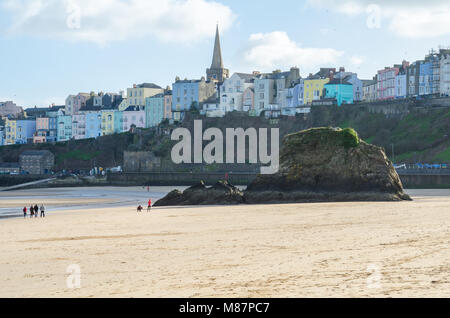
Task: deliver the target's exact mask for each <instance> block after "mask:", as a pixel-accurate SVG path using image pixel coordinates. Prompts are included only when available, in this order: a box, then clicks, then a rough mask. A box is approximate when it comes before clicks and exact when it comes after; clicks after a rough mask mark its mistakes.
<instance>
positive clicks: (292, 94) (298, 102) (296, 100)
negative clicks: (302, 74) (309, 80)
mask: <svg viewBox="0 0 450 318" xmlns="http://www.w3.org/2000/svg"><path fill="white" fill-rule="evenodd" d="M304 90H305V83H304V81H303V80H300V82H299V83H298V84H295V85H294V87H291V88H289V90H288V94H287V96H286V98H287V103H286V104H287V107H290V108H295V107H299V106H303V105H304V93H305V92H304Z"/></svg>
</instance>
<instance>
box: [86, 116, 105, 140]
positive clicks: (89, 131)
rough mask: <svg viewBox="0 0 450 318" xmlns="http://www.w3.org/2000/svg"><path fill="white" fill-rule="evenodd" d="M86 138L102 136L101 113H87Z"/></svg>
mask: <svg viewBox="0 0 450 318" xmlns="http://www.w3.org/2000/svg"><path fill="white" fill-rule="evenodd" d="M85 114H86V138H97V137H100V136H101V135H102V114H101V112H100V111H86V112H85Z"/></svg>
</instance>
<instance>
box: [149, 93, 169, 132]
mask: <svg viewBox="0 0 450 318" xmlns="http://www.w3.org/2000/svg"><path fill="white" fill-rule="evenodd" d="M164 109H165V107H164V94H158V95H155V96H152V97H147V98H146V99H145V118H146V122H145V127H147V128H150V127H157V126H158V125H159V124H160V123H161V122H162V121H163V119H164Z"/></svg>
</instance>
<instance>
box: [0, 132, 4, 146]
mask: <svg viewBox="0 0 450 318" xmlns="http://www.w3.org/2000/svg"><path fill="white" fill-rule="evenodd" d="M4 144H5V130H4V129H0V146H3V145H4Z"/></svg>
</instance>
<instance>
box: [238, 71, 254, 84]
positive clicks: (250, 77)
mask: <svg viewBox="0 0 450 318" xmlns="http://www.w3.org/2000/svg"><path fill="white" fill-rule="evenodd" d="M236 75H238V76H239V77H240V78H242V79H244V80H245V82H247V83H250V82H253V81H254V79H255V75H253V74H247V73H236Z"/></svg>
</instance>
